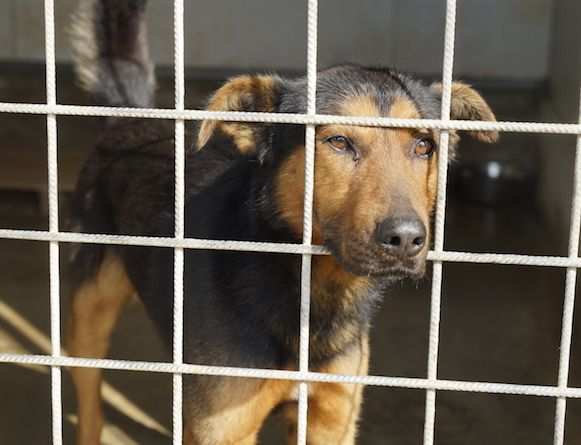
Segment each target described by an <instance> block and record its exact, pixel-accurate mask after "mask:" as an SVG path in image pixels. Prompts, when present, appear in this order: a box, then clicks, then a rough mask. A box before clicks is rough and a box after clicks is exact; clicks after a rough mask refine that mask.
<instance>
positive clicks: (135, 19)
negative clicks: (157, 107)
mask: <svg viewBox="0 0 581 445" xmlns="http://www.w3.org/2000/svg"><path fill="white" fill-rule="evenodd" d="M146 3H147V0H80V3H79V6H78V9H77V12H76V13H75V14H74V16H73V23H72V26H71V40H72V48H73V55H74V62H75V69H76V72H77V76H78V79H79V82H80V84H81V86H82V88H83V89H85V90H86V91H88V92H89V93H91V94H93V95H94V96H95V98H96V100H97V102H98V103H99V104H100V105H110V106H122V107H151V106H153V102H154V92H155V74H154V65H153V63H152V62H151V59H150V58H149V48H148V44H147V29H146V28H147V26H146V22H145V6H146Z"/></svg>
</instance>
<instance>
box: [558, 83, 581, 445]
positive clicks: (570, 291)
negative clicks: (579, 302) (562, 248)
mask: <svg viewBox="0 0 581 445" xmlns="http://www.w3.org/2000/svg"><path fill="white" fill-rule="evenodd" d="M579 122H580V123H581V88H580V91H579ZM580 230H581V135H579V136H577V148H576V152H575V178H574V187H573V201H572V203H571V225H570V227H569V258H577V257H578V256H579V234H580ZM576 283H577V269H576V268H574V267H569V268H567V275H566V279H565V301H564V303H563V322H562V328H561V348H560V351H561V352H560V356H559V380H558V386H559V388H566V387H567V384H568V382H569V361H570V359H571V340H572V333H573V312H574V309H575V287H576ZM566 410H567V398H566V397H559V398H558V399H557V408H556V412H555V432H554V439H553V443H554V445H563V443H564V441H565V417H566V416H565V414H566Z"/></svg>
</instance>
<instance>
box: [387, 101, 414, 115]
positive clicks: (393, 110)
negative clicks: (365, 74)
mask: <svg viewBox="0 0 581 445" xmlns="http://www.w3.org/2000/svg"><path fill="white" fill-rule="evenodd" d="M387 117H393V118H399V119H421V115H420V112H419V111H418V109H417V107H416V106H415V104H414V103H413V102H412V101H411V100H409V99H407V98H405V97H396V98H395V99H394V101H393V103H392V104H391V106H390V107H389V112H388V114H387Z"/></svg>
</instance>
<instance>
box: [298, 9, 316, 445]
mask: <svg viewBox="0 0 581 445" xmlns="http://www.w3.org/2000/svg"><path fill="white" fill-rule="evenodd" d="M317 22H318V3H317V0H309V2H308V10H307V114H309V115H314V114H316V112H317V104H316V94H317V39H318V35H317V25H318V23H317ZM305 138H306V140H305V194H304V212H303V244H305V245H309V246H310V245H311V242H312V233H313V221H312V219H313V190H314V182H315V178H314V176H315V172H314V170H315V126H314V125H307V127H306V134H305ZM301 260H302V266H301V306H300V345H299V371H300V372H308V370H309V322H310V305H311V264H312V255H311V254H305V255H302V258H301ZM308 395H309V388H308V385H307V383H305V382H301V383H299V413H298V425H297V443H298V445H306V443H307V417H308V404H309V402H308V398H309V397H308Z"/></svg>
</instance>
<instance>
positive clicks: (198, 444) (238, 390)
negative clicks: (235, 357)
mask: <svg viewBox="0 0 581 445" xmlns="http://www.w3.org/2000/svg"><path fill="white" fill-rule="evenodd" d="M295 386H296V383H295V382H289V381H280V380H258V379H242V378H224V379H222V380H221V383H220V385H219V387H217V388H216V390H215V391H214V392H213V393H212V400H211V401H209V402H208V403H207V405H205V406H203V407H202V409H201V412H200V411H199V409H200V407H199V406H196V404H197V403H199V401H198V400H195V399H194V400H189V399H188V401H190V402H191V403H192V404H193V406H189V407H188V406H186V416H187V417H186V425H185V431H184V443H185V444H186V445H239V444H243V445H254V444H255V443H256V438H257V436H258V432H259V431H260V428H261V427H262V424H263V423H264V420H265V419H266V417H267V416H268V414H269V413H270V412H271V411H272V410H273V409H274V408H275V407H276V406H277V405H278V404H280V403H281V402H283V401H285V400H288V399H289V398H290V397H291V392H292V390H293V389H294V387H295Z"/></svg>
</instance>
